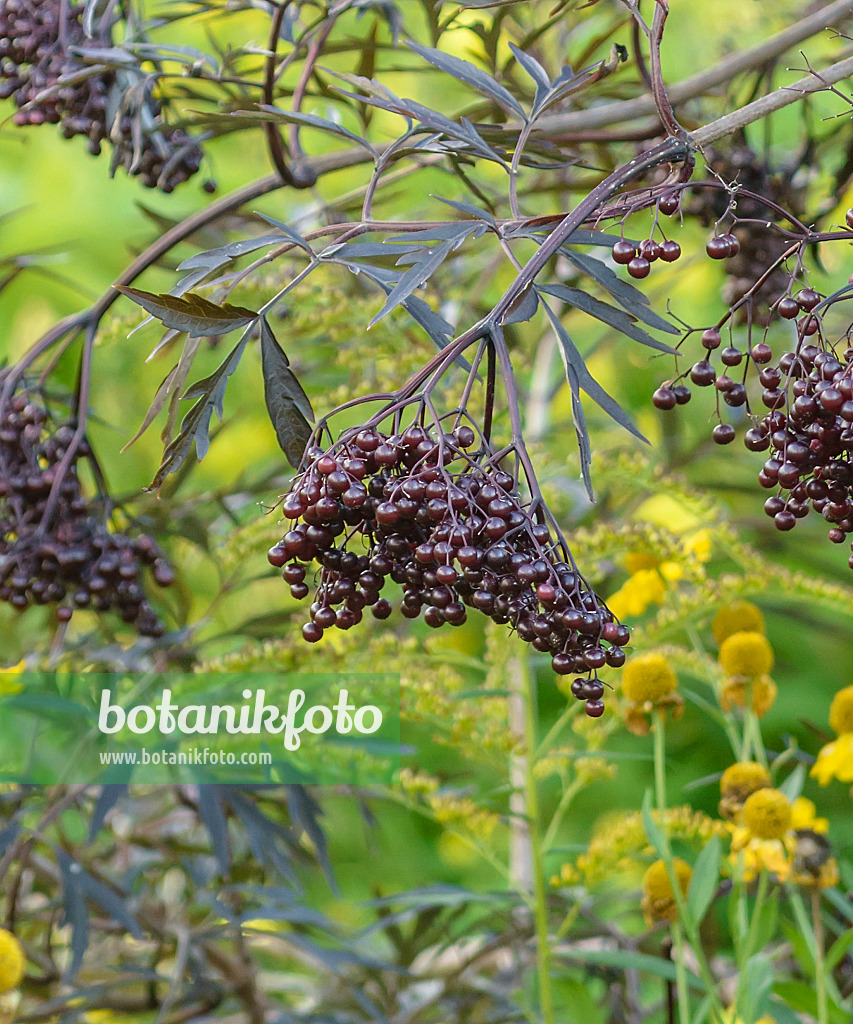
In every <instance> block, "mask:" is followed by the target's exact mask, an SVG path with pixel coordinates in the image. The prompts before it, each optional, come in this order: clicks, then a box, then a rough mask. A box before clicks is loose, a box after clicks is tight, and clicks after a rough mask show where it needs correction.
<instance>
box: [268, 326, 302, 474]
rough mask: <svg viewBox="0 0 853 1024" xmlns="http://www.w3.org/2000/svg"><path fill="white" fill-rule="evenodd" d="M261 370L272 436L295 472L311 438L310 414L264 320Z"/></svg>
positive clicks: (287, 363)
mask: <svg viewBox="0 0 853 1024" xmlns="http://www.w3.org/2000/svg"><path fill="white" fill-rule="evenodd" d="M261 366H262V368H263V374H264V399H265V401H266V404H267V411H268V412H269V414H270V419H271V420H272V425H273V426H274V427H275V436H276V437H277V438H278V443H279V445H281V450H282V451H283V452H284V454H285V455H286V456H287V461H288V462H289V463H290V464H291V466H293V467H294V469H296V468H298V467H299V463H300V462H301V461H302V456H303V454H304V452H305V447H306V445H307V444H308V441H309V440H310V438H311V423H312V422H313V421H314V410H313V409H312V408H311V402H310V401H309V400H308V396H307V395H306V394H305V392H304V391H303V390H302V385H301V384H300V383H299V381H298V380H297V379H296V374H294V372H293V370H291V369H290V362H289V361H288V358H287V356H286V355H285V354H284V351H283V350H282V348H281V346H280V345H279V343H278V342H277V341H276V338H275V335H274V334H273V332H272V329H271V327H270V325H269V323H268V322H267V318H266V317H261Z"/></svg>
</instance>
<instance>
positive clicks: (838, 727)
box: [829, 686, 853, 736]
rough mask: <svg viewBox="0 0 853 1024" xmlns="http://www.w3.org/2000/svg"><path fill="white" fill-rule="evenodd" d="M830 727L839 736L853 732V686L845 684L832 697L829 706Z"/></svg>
mask: <svg viewBox="0 0 853 1024" xmlns="http://www.w3.org/2000/svg"><path fill="white" fill-rule="evenodd" d="M829 727H830V729H832V731H833V732H836V733H838V735H839V736H841V735H842V734H843V733H847V732H853V686H845V687H844V689H843V690H839V691H838V693H836V695H835V696H834V697H833V698H832V704H831V705H830V707H829Z"/></svg>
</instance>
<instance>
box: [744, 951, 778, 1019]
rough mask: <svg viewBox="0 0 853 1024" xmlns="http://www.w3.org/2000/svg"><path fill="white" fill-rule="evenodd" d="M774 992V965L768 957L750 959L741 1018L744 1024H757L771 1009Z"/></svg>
mask: <svg viewBox="0 0 853 1024" xmlns="http://www.w3.org/2000/svg"><path fill="white" fill-rule="evenodd" d="M772 990H773V965H772V964H771V962H770V960H769V959H768V958H767V957H766V956H762V955H761V954H758V955H757V956H753V957H750V959H749V963H748V964H747V965H746V970H745V971H744V983H743V999H742V1001H741V1006H740V1007H739V1009H740V1016H741V1018H742V1020H743V1024H755V1022H756V1021H757V1020H758V1019H759V1017H763V1016H764V1014H765V1013H766V1012H767V1010H768V1009H769V1004H770V993H771V992H772Z"/></svg>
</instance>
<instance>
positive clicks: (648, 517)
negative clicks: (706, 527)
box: [635, 494, 702, 534]
mask: <svg viewBox="0 0 853 1024" xmlns="http://www.w3.org/2000/svg"><path fill="white" fill-rule="evenodd" d="M635 518H636V519H638V520H639V521H641V522H646V523H652V524H653V525H655V526H662V527H663V528H664V529H665V530H669V532H670V533H677V534H684V533H689V532H690V531H691V530H695V529H699V528H700V527H701V525H702V520H701V519H700V518H699V516H698V515H696V513H695V512H691V511H690V510H689V509H686V508H685V507H684V505H682V504H681V502H680V501H678V500H676V499H675V498H673V497H672V495H670V494H656V495H654V497H652V498H646V500H645V501H644V502H643V503H642V505H640V507H639V508H638V509H637V512H636V516H635Z"/></svg>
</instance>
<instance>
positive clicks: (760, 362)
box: [652, 236, 821, 445]
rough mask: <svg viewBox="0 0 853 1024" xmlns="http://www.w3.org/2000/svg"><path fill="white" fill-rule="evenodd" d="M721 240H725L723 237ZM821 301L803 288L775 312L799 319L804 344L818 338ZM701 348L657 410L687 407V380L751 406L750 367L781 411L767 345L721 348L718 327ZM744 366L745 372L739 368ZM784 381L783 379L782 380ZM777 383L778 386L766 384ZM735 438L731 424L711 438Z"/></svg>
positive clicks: (734, 404) (665, 388)
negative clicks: (702, 351) (717, 362)
mask: <svg viewBox="0 0 853 1024" xmlns="http://www.w3.org/2000/svg"><path fill="white" fill-rule="evenodd" d="M721 237H722V236H721ZM820 301H821V299H820V296H819V295H818V293H817V292H816V291H814V290H813V289H812V288H803V289H802V290H801V291H800V292H799V293H798V294H797V296H796V298H795V297H793V296H791V295H784V296H782V298H780V299H778V300H777V302H775V303H774V304H773V307H772V309H773V311H774V312H775V313H776V314H777V315H778V316H780V317H781V318H782V319H783V320H794V319H796V318H797V317H799V319H798V320H797V323H796V329H797V336H798V337H799V338H800V340H801V343H802V342H803V341H804V339H805V338H808V337H811V336H812V335H814V334H816V333H817V331H818V330H819V327H820V316H819V315H818V314H817V313H815V312H814V310H815V309H816V308H817V306H818V305H819V303H820ZM701 340H702V347H703V348H704V349H705V352H706V355H705V358H704V359H700V360H698V361H697V362H696V363H694V364H693V366H691V368H690V370H689V371H687V373H686V374H685V375H683V376H682V377H679V378H676V379H675V380H674V381H668V382H665V383H664V384H662V385H661V387H659V388H658V389H657V390H656V391H655V393H654V394H653V395H652V402H653V404H654V405H655V407H656V408H657V409H664V410H668V409H674V408H675V407H676V405H685V404H686V403H687V402H689V401H690V398H691V392H690V388H689V387H688V386H687V385H686V384H685V383H683V382H682V380H685V379H686V378H687V377H689V379H690V380H691V382H692V383H693V384H695V385H696V386H697V387H700V388H706V387H711V385H713V386H714V388H715V389H716V391H717V392H718V394H719V396H720V397H721V398H722V400H723V402H724V403H725V404H726V405H728V406H729V407H731V408H733V409H736V408H740V407H741V406H744V405H747V404H748V395H747V390H746V379H747V372H748V371H749V369H750V366H755V367H757V368H762V369H760V370H759V374H758V379H759V381H761V383H762V386H763V387H764V389H765V390H764V392H763V394H762V401H763V402H764V405H765V407H766V408H768V409H771V410H772V409H778V408H779V407H780V406H781V405H782V404H783V402H784V401H785V393H784V392H783V391H781V390H779V389H778V387H777V384H778V380H777V377H776V369H775V368H773V367H769V366H767V364H768V363H769V362H770V361H771V359H772V358H773V350H772V349H771V348H770V346H769V345H768V344H766V342H763V341H761V342H758V343H757V344H755V345H753V346H752V348H751V349H747V350H743V349H740V348H737V347H736V346H735V345H731V344H729V345H726V346H724V347H722V348H721V347H720V346H721V345H722V340H723V339H722V335H721V334H720V332H719V330H718V329H717V328H716V327H709V328H708V329H707V330H706V331H703V332H702V339H701ZM718 349H719V353H718V354H719V360H720V362H721V363H722V371H723V372H721V373H720V372H718V370H717V367H715V366H714V362H713V360H714V359H715V358H716V356H715V353H717V350H718ZM741 364H743V370H738V368H739V367H740V366H741ZM735 371H737V372H738V374H739V375H740V377H741V379H740V380H736V379H735V377H734V376H733V374H734V373H735ZM779 379H781V378H779ZM774 380H777V384H771V383H767V382H770V381H774ZM735 436H736V432H735V428H734V427H733V426H732V425H731V424H730V423H723V422H722V421H721V422H719V423H718V424H717V425H716V426H715V427H714V429H713V432H712V437H713V438H714V441H715V442H716V443H717V444H721V445H722V444H731V442H732V441H734V439H735Z"/></svg>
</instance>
